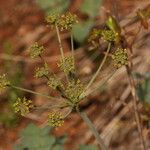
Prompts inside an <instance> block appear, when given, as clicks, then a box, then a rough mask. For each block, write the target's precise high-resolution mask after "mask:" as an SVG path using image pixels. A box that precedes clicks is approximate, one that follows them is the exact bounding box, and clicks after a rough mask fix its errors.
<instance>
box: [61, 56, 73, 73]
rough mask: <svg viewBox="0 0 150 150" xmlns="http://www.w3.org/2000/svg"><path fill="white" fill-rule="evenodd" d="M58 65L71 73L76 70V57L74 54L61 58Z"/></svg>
mask: <svg viewBox="0 0 150 150" xmlns="http://www.w3.org/2000/svg"><path fill="white" fill-rule="evenodd" d="M58 67H60V69H61V70H62V71H64V72H65V73H67V74H68V73H69V72H72V71H74V70H75V66H74V59H73V57H72V56H69V57H65V58H61V59H60V62H59V63H58Z"/></svg>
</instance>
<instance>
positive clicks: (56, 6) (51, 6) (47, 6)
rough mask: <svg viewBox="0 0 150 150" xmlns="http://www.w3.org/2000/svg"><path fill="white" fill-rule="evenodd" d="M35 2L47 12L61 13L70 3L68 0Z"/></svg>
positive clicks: (40, 0)
mask: <svg viewBox="0 0 150 150" xmlns="http://www.w3.org/2000/svg"><path fill="white" fill-rule="evenodd" d="M36 2H37V4H38V5H39V6H40V7H41V8H42V9H44V10H45V11H46V12H47V13H52V12H55V13H62V12H63V11H65V10H66V9H67V8H68V7H69V4H70V0H36Z"/></svg>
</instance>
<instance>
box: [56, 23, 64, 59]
mask: <svg viewBox="0 0 150 150" xmlns="http://www.w3.org/2000/svg"><path fill="white" fill-rule="evenodd" d="M55 28H56V33H57V38H58V43H59V49H60V53H61V57H62V59H64V51H63V47H62V43H61V39H60V34H59V29H58V26H57V25H55Z"/></svg>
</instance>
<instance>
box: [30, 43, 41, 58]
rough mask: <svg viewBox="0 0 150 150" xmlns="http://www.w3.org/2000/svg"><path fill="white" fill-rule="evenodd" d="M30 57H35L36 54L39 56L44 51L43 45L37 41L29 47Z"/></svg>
mask: <svg viewBox="0 0 150 150" xmlns="http://www.w3.org/2000/svg"><path fill="white" fill-rule="evenodd" d="M29 50H30V57H31V58H36V57H38V56H40V55H41V54H42V53H43V51H44V47H43V46H40V45H38V43H37V42H36V43H34V44H33V45H32V46H31V47H30V49H29Z"/></svg>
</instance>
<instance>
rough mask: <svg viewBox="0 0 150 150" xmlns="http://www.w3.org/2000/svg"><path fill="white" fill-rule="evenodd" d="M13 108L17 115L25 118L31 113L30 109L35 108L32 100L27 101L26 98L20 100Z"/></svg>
mask: <svg viewBox="0 0 150 150" xmlns="http://www.w3.org/2000/svg"><path fill="white" fill-rule="evenodd" d="M13 107H14V110H15V112H16V113H20V114H21V116H25V115H27V114H28V113H29V112H30V109H31V108H33V105H32V101H31V100H27V99H26V98H25V97H24V98H23V99H21V98H18V99H17V101H16V102H15V103H14V104H13Z"/></svg>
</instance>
